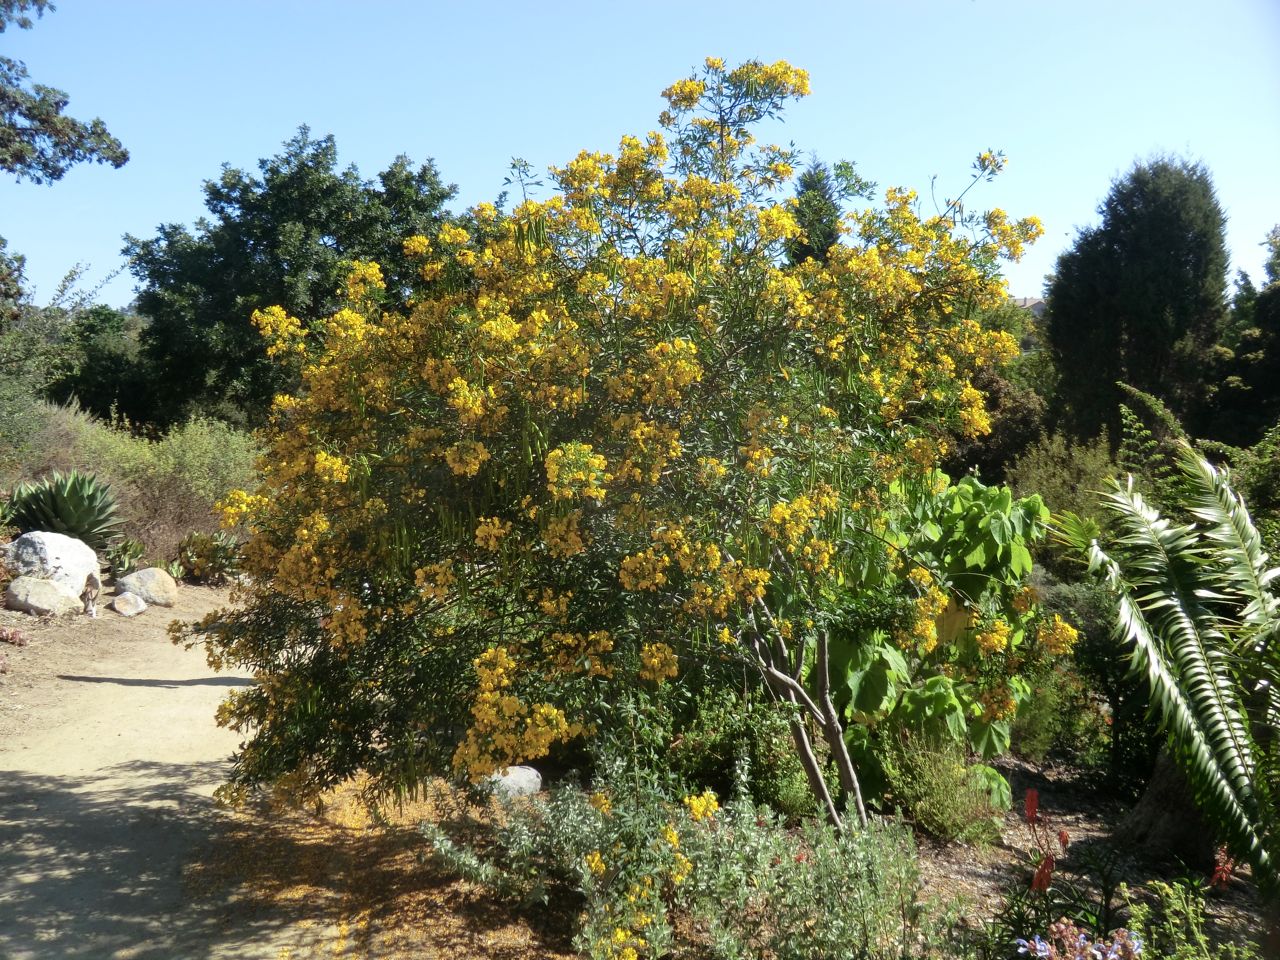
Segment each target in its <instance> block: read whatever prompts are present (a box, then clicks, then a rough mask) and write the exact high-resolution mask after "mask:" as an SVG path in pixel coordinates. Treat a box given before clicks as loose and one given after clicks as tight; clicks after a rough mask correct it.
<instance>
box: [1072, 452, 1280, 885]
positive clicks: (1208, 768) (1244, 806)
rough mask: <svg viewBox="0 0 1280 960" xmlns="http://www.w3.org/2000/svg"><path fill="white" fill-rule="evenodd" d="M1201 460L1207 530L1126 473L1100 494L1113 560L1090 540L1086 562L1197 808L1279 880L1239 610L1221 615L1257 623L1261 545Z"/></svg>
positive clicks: (1262, 586) (1260, 872)
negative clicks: (1236, 630) (1112, 602)
mask: <svg viewBox="0 0 1280 960" xmlns="http://www.w3.org/2000/svg"><path fill="white" fill-rule="evenodd" d="M1205 469H1207V470H1208V471H1212V468H1211V467H1208V466H1207V465H1200V464H1197V467H1196V470H1197V473H1196V475H1195V477H1192V479H1193V480H1194V479H1196V478H1197V477H1198V478H1199V479H1200V480H1201V481H1202V482H1203V484H1204V490H1205V491H1209V492H1210V493H1212V498H1211V499H1212V504H1210V503H1209V499H1210V497H1209V494H1208V493H1206V494H1205V496H1204V497H1203V498H1201V499H1204V500H1205V502H1204V503H1197V507H1198V508H1200V509H1202V510H1203V511H1204V515H1202V514H1199V513H1197V516H1198V517H1200V518H1201V519H1204V521H1205V522H1206V523H1207V524H1209V531H1201V530H1199V529H1197V528H1196V527H1193V526H1188V525H1184V524H1178V523H1175V522H1173V521H1171V520H1170V519H1168V518H1166V517H1163V516H1161V515H1160V513H1159V511H1157V510H1156V509H1154V508H1153V507H1152V506H1151V505H1150V504H1148V503H1146V501H1145V500H1144V499H1143V497H1142V495H1141V494H1140V493H1139V492H1138V491H1137V490H1136V489H1134V487H1133V483H1132V481H1130V482H1129V483H1128V484H1126V485H1120V484H1114V486H1113V488H1112V490H1111V491H1110V492H1109V493H1107V494H1106V495H1105V497H1104V500H1105V503H1106V505H1107V507H1108V509H1109V511H1110V512H1111V513H1112V514H1113V515H1114V516H1115V518H1116V520H1117V530H1118V536H1117V538H1116V547H1117V550H1118V552H1117V554H1116V558H1113V557H1112V556H1111V555H1110V554H1109V553H1107V552H1106V551H1104V550H1103V548H1102V547H1101V546H1099V544H1098V543H1097V541H1096V540H1095V541H1094V542H1093V543H1092V544H1091V545H1090V547H1089V550H1088V552H1089V560H1090V567H1091V569H1093V570H1094V571H1095V572H1097V573H1098V574H1099V575H1101V576H1102V578H1103V579H1104V580H1105V581H1106V583H1107V584H1108V585H1109V586H1110V588H1111V590H1112V593H1113V594H1114V596H1115V598H1116V601H1117V610H1118V614H1119V616H1118V629H1119V632H1120V633H1121V635H1122V636H1123V637H1124V639H1125V640H1127V641H1128V642H1130V643H1132V644H1133V658H1134V664H1135V667H1136V668H1138V669H1139V670H1140V671H1141V672H1142V673H1143V674H1144V675H1145V676H1146V678H1147V681H1148V684H1149V686H1150V688H1151V692H1152V702H1153V703H1155V704H1157V705H1158V707H1159V709H1160V711H1161V714H1162V717H1163V721H1164V725H1165V728H1166V729H1167V730H1168V732H1169V733H1170V735H1171V738H1172V741H1173V743H1174V744H1175V746H1176V748H1177V751H1178V754H1179V756H1180V758H1181V759H1182V761H1183V766H1184V768H1185V770H1186V773H1187V775H1188V779H1189V781H1190V783H1191V785H1192V788H1193V790H1194V791H1195V794H1196V796H1197V799H1198V801H1199V802H1200V804H1201V806H1202V808H1203V809H1204V810H1205V812H1206V813H1207V814H1208V815H1210V816H1211V817H1212V818H1213V819H1214V820H1215V822H1217V823H1218V824H1219V825H1220V827H1221V829H1222V830H1223V832H1224V834H1225V838H1226V839H1227V840H1228V841H1229V843H1230V845H1231V846H1232V847H1233V848H1234V850H1235V852H1236V854H1237V855H1238V856H1239V857H1240V858H1241V859H1244V860H1246V861H1247V862H1249V863H1250V864H1251V865H1252V866H1253V867H1254V870H1255V873H1256V875H1257V876H1258V878H1259V880H1260V881H1261V882H1263V883H1265V884H1267V885H1269V886H1274V885H1275V883H1276V880H1277V876H1276V871H1275V860H1274V857H1273V852H1272V851H1271V849H1270V847H1271V845H1272V844H1273V843H1274V841H1275V835H1274V832H1273V829H1272V830H1270V831H1269V830H1268V827H1267V823H1270V824H1271V827H1272V828H1274V825H1275V824H1274V821H1275V817H1274V815H1272V814H1267V813H1265V812H1264V811H1263V810H1262V809H1261V807H1260V805H1259V800H1260V799H1262V800H1264V803H1266V802H1268V801H1269V798H1270V796H1271V795H1273V793H1274V791H1272V790H1269V789H1267V788H1266V787H1263V789H1261V791H1260V790H1259V789H1258V786H1259V784H1258V779H1257V778H1258V775H1259V773H1260V772H1261V771H1260V770H1259V767H1258V764H1257V762H1256V760H1255V752H1256V751H1255V743H1254V740H1253V737H1252V735H1251V732H1250V728H1249V722H1248V714H1247V711H1246V709H1245V704H1244V702H1243V699H1242V697H1243V691H1242V689H1241V686H1240V683H1239V681H1238V678H1237V674H1236V670H1235V668H1234V662H1233V660H1234V658H1233V656H1232V651H1231V646H1232V644H1231V641H1230V638H1229V636H1228V632H1227V631H1228V630H1229V629H1231V628H1232V627H1233V626H1234V625H1235V624H1238V623H1240V622H1241V615H1240V614H1239V613H1236V614H1235V615H1233V616H1229V617H1226V618H1225V619H1224V617H1223V614H1224V612H1227V611H1229V610H1230V608H1232V607H1233V606H1244V607H1245V609H1248V610H1250V611H1251V613H1250V620H1251V626H1252V628H1253V629H1254V630H1264V629H1266V624H1265V622H1264V621H1265V617H1267V616H1268V615H1273V611H1274V607H1273V606H1269V605H1268V603H1269V591H1268V589H1267V587H1268V584H1269V579H1268V578H1266V573H1265V563H1266V561H1265V554H1264V553H1260V548H1259V550H1258V552H1254V553H1250V540H1249V531H1250V530H1252V524H1251V523H1248V517H1247V514H1246V513H1244V510H1243V506H1241V505H1240V504H1239V502H1238V499H1237V498H1235V497H1234V494H1231V492H1230V489H1229V488H1228V487H1226V485H1225V482H1222V480H1221V478H1220V477H1219V476H1217V475H1216V473H1212V472H1210V473H1205V472H1204V470H1205ZM1219 484H1221V487H1222V489H1224V490H1225V499H1224V495H1223V494H1222V492H1221V490H1219V488H1218V485H1219ZM1237 511H1238V512H1237ZM1241 515H1243V522H1242V520H1241ZM1228 555H1231V556H1230V557H1229V558H1228ZM1260 558H1261V559H1260ZM1264 768H1265V769H1270V758H1267V762H1266V763H1264ZM1259 793H1261V794H1262V796H1261V797H1260V796H1259Z"/></svg>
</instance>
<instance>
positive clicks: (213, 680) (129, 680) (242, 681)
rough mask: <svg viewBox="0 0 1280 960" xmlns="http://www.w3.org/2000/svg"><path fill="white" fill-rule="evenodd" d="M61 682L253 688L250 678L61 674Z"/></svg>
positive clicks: (59, 677)
mask: <svg viewBox="0 0 1280 960" xmlns="http://www.w3.org/2000/svg"><path fill="white" fill-rule="evenodd" d="M58 679H59V680H71V681H73V682H75V683H114V684H117V685H118V686H121V687H161V688H164V689H176V688H178V687H251V686H253V680H251V679H250V678H249V677H194V678H192V679H190V680H144V679H141V678H139V677H78V676H74V675H72V674H66V673H60V674H58Z"/></svg>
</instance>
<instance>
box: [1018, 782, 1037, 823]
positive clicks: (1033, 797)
mask: <svg viewBox="0 0 1280 960" xmlns="http://www.w3.org/2000/svg"><path fill="white" fill-rule="evenodd" d="M1039 809H1040V791H1039V790H1037V789H1036V788H1035V787H1029V788H1028V789H1027V796H1026V799H1025V800H1024V801H1023V804H1022V815H1023V816H1024V817H1026V818H1027V823H1035V822H1036V811H1037V810H1039Z"/></svg>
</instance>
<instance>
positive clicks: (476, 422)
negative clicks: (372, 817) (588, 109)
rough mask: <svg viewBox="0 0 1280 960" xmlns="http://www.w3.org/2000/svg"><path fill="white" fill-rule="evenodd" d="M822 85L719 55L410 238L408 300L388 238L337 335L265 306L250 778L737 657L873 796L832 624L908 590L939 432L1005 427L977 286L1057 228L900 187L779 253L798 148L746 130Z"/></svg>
mask: <svg viewBox="0 0 1280 960" xmlns="http://www.w3.org/2000/svg"><path fill="white" fill-rule="evenodd" d="M807 93H808V77H807V75H806V74H805V73H804V71H802V70H798V69H796V68H794V67H792V66H790V65H788V64H786V63H782V62H779V63H775V64H771V65H766V64H762V63H758V62H754V61H752V62H748V63H745V64H743V65H741V66H738V67H736V68H732V69H730V68H727V67H726V66H725V65H724V64H723V63H722V62H721V61H719V60H717V59H709V60H708V61H707V62H706V65H705V67H704V68H703V69H701V70H700V71H699V72H698V73H696V74H695V75H693V76H691V77H688V78H686V79H684V80H681V81H678V82H677V83H675V84H673V85H672V86H671V87H669V88H668V89H667V90H666V91H665V97H666V100H667V103H668V108H667V110H665V111H664V112H663V114H662V117H661V129H659V130H655V131H653V132H650V133H649V134H647V135H646V136H644V137H624V138H623V139H622V141H621V143H620V145H619V148H618V150H617V152H616V153H612V154H607V153H586V152H584V153H581V154H579V155H578V156H577V157H576V158H574V159H573V160H571V161H570V162H569V163H567V164H566V165H565V166H563V167H560V168H554V169H553V171H552V177H553V180H554V183H555V186H556V188H557V189H556V191H555V193H554V194H553V195H552V196H550V197H549V198H547V199H545V200H536V199H530V198H528V197H522V199H521V201H520V202H519V203H518V205H516V206H515V207H514V209H511V210H509V211H502V210H499V209H497V208H495V207H494V206H492V205H489V204H481V205H480V206H478V207H476V208H475V209H474V210H473V211H471V215H470V218H469V220H467V222H466V224H465V227H464V226H450V227H446V228H444V229H443V230H441V232H440V234H439V237H438V238H437V239H436V240H435V241H428V240H427V239H426V238H423V237H411V238H407V239H406V241H405V251H406V253H408V254H409V255H411V256H413V257H415V258H417V262H418V263H419V272H420V276H421V278H422V282H423V290H424V291H425V292H424V294H423V295H422V296H421V298H420V299H416V300H411V306H410V307H409V309H408V310H402V311H390V310H384V309H382V306H381V305H382V302H383V293H382V288H381V278H380V275H379V273H378V270H377V269H376V266H375V265H372V264H362V265H357V268H356V269H355V271H354V272H353V273H352V277H351V281H350V283H349V284H348V290H347V298H348V302H347V305H346V307H344V308H343V309H342V310H340V311H339V312H337V313H336V314H335V315H333V316H332V317H331V318H329V320H328V321H327V322H325V323H324V324H322V325H321V326H320V328H319V329H308V330H305V331H304V330H303V329H302V328H301V327H300V326H299V325H296V324H293V323H291V322H289V320H288V318H287V317H285V316H282V315H279V314H269V313H265V312H264V315H263V316H262V318H261V319H260V321H259V323H260V326H261V328H262V331H263V333H264V335H266V336H267V338H268V340H269V352H270V353H271V355H272V356H274V357H277V358H278V359H279V361H280V362H285V363H300V364H301V382H302V389H301V390H300V392H299V393H298V394H297V395H292V396H281V397H278V398H277V399H276V402H275V405H274V411H273V415H272V419H271V423H270V426H269V428H268V429H267V431H266V437H265V440H266V442H267V444H268V448H269V453H268V455H267V457H266V459H265V475H264V482H263V487H262V489H261V490H259V491H257V492H256V493H255V494H254V495H253V496H252V497H250V496H248V495H244V496H238V497H236V498H234V499H232V500H230V501H228V503H227V504H226V507H227V519H228V521H229V522H243V523H245V524H247V525H248V526H249V528H250V529H252V531H253V536H252V539H251V540H250V541H249V543H248V544H247V546H246V551H245V553H246V556H245V567H246V569H247V570H248V571H249V573H250V574H251V578H252V579H251V580H250V581H249V586H247V587H245V588H244V589H243V596H242V598H241V599H242V604H241V605H240V606H239V607H238V608H237V609H235V610H233V611H229V612H225V613H223V614H221V615H219V616H218V617H215V618H211V619H210V620H209V621H208V622H206V623H205V624H203V625H202V626H200V627H199V628H198V629H197V631H196V637H197V638H198V639H203V640H205V641H207V643H208V650H209V654H210V656H211V657H212V658H213V659H214V660H215V661H229V662H233V663H235V664H237V665H240V666H244V667H248V668H249V669H251V670H252V671H253V672H254V676H255V678H256V679H257V681H258V682H257V684H256V686H254V687H252V688H249V689H246V690H243V691H238V692H236V693H235V694H233V695H232V697H231V698H230V699H229V700H228V701H227V703H226V704H225V705H224V707H223V709H222V714H221V717H222V721H223V722H224V723H226V724H228V725H231V726H232V727H234V728H236V729H239V730H242V731H244V732H245V733H246V734H249V735H250V736H249V737H248V739H247V742H246V743H245V745H244V747H243V749H242V750H241V752H240V754H239V755H238V760H237V767H236V773H235V782H236V783H237V784H239V785H244V786H247V785H252V784H255V783H261V782H265V781H272V780H277V779H279V778H281V777H286V776H287V777H292V778H293V779H294V780H295V781H296V782H297V783H299V784H301V785H305V786H310V787H323V786H325V785H328V784H330V783H333V782H335V781H337V780H340V779H342V778H344V777H346V776H348V775H350V774H352V773H353V772H355V771H356V770H358V769H363V770H367V771H368V772H369V773H371V774H372V777H373V782H374V783H376V784H379V785H381V786H383V787H387V788H395V787H405V786H409V787H411V786H412V785H413V784H415V783H417V782H419V781H420V780H421V778H423V777H424V776H427V775H429V774H435V773H438V772H441V771H442V770H446V769H452V770H454V771H455V772H457V773H460V774H465V775H468V776H472V777H481V776H484V775H485V774H487V773H489V772H491V771H493V770H496V769H499V768H501V767H503V766H505V765H507V764H510V763H514V762H518V761H524V760H531V759H536V758H538V757H540V756H542V755H545V754H546V753H547V752H548V751H549V750H551V749H553V748H554V747H556V746H557V745H558V744H562V743H566V742H568V741H570V740H572V739H574V738H578V737H584V736H590V735H591V734H592V732H593V730H598V729H599V728H600V726H601V725H602V724H605V723H609V722H611V721H610V719H609V717H610V713H609V711H608V709H607V708H608V706H609V704H610V703H611V702H612V701H613V700H614V699H615V698H616V695H617V692H618V690H619V689H621V688H623V687H626V688H628V689H636V688H646V687H647V688H651V689H652V688H656V687H658V686H659V685H663V684H673V683H680V682H682V679H683V678H684V677H685V676H686V673H687V672H688V671H690V670H692V669H693V668H695V667H697V666H699V665H704V664H708V663H718V664H729V665H732V666H733V667H734V668H735V669H736V671H737V676H738V686H739V687H740V686H741V678H742V676H744V675H745V676H748V677H753V678H754V679H755V684H754V688H755V690H756V691H757V692H758V694H759V695H764V696H770V697H773V698H776V699H779V700H782V701H784V702H787V703H789V704H791V705H792V716H793V721H792V723H791V730H792V734H793V737H794V739H795V743H796V748H797V750H798V751H799V753H800V756H801V758H802V761H803V762H804V764H805V767H806V771H807V773H808V775H809V780H810V784H811V786H812V787H813V790H814V792H815V795H817V796H818V798H819V799H820V801H821V802H822V804H823V806H824V807H825V809H826V810H827V812H828V815H829V816H830V818H831V819H832V820H833V821H836V822H839V819H840V812H841V809H842V807H843V806H844V804H845V803H847V804H848V805H849V807H850V808H851V809H852V808H856V809H857V810H858V812H859V813H861V809H862V801H861V798H860V791H859V785H858V781H857V776H856V771H855V769H854V765H853V763H852V761H851V759H850V755H849V753H848V751H847V749H846V745H845V744H846V737H845V734H846V732H847V731H846V726H847V723H848V717H849V715H850V713H849V711H850V707H849V705H847V704H841V705H838V704H837V703H836V700H837V699H839V694H838V693H833V691H832V689H831V676H832V673H831V663H830V658H831V653H832V640H831V636H832V625H833V623H836V622H837V621H838V618H839V616H840V615H841V611H842V610H844V609H846V608H847V607H848V605H849V598H850V597H858V596H860V595H862V594H863V593H864V592H865V591H867V590H891V591H894V592H895V594H896V595H897V596H899V597H900V598H907V597H909V596H915V595H916V593H917V592H918V587H917V586H916V585H915V583H914V581H912V580H910V579H909V578H907V577H906V576H902V577H898V578H896V579H895V576H894V574H893V572H892V571H893V570H895V569H898V568H899V567H900V566H901V562H902V556H903V550H904V548H905V547H907V546H908V544H907V543H906V542H905V541H903V542H902V543H895V542H894V537H893V536H892V535H889V531H890V527H891V515H892V514H893V512H894V511H895V510H897V509H899V508H900V506H901V505H902V504H903V503H905V502H906V497H905V495H904V493H903V491H904V490H907V489H909V488H911V487H912V485H913V484H914V485H918V484H926V485H929V486H930V487H932V485H933V484H935V483H936V474H935V473H934V465H935V463H936V461H937V460H938V458H939V457H940V456H942V455H943V454H944V453H945V444H946V439H945V438H946V437H947V436H948V435H951V434H953V433H954V432H955V431H961V432H965V431H967V432H970V433H981V432H982V431H983V430H985V429H988V424H987V419H986V414H985V411H984V409H983V398H982V396H981V394H980V393H979V392H978V391H977V390H976V389H974V387H973V377H974V375H975V374H976V373H977V372H978V371H979V370H981V369H983V368H984V367H988V366H990V365H994V364H999V363H1001V362H1003V361H1005V360H1007V359H1009V358H1010V357H1012V356H1013V355H1014V354H1015V353H1016V344H1014V343H1013V342H1012V341H1011V339H1010V338H1009V337H1008V336H1007V335H1003V334H999V333H992V332H989V331H985V330H984V329H983V328H982V327H981V326H980V325H979V324H978V323H977V322H976V321H975V320H974V319H973V316H974V314H975V312H976V311H978V310H981V309H983V308H984V307H987V306H990V305H992V304H994V303H997V302H1000V301H1001V300H1002V299H1003V298H1004V297H1005V288H1004V284H1003V281H1002V280H1001V278H1000V276H999V272H998V263H999V261H1000V259H1001V258H1006V257H1016V256H1017V255H1018V254H1019V252H1020V250H1021V247H1022V246H1023V244H1025V243H1027V242H1030V241H1032V240H1033V239H1035V237H1036V236H1037V235H1038V234H1039V233H1040V228H1039V225H1038V224H1037V223H1036V222H1035V221H1034V220H1022V221H1011V220H1010V219H1009V218H1007V217H1006V216H1005V215H1004V214H1002V213H1000V212H998V211H996V212H992V213H989V214H986V215H984V216H970V215H967V214H963V213H962V212H961V207H960V204H959V203H954V204H952V205H950V206H948V207H947V208H946V209H945V210H943V211H941V212H939V213H937V214H935V215H932V216H924V215H922V214H921V213H920V212H919V210H918V203H917V199H916V196H915V194H914V193H912V192H910V191H907V190H901V189H890V190H889V191H887V193H886V194H885V195H884V201H883V203H881V204H867V205H866V207H865V209H862V210H861V211H859V212H856V213H851V214H849V215H848V216H847V217H846V218H845V219H844V221H843V223H842V227H841V229H842V231H843V238H842V242H841V243H839V244H837V245H836V246H835V247H833V248H832V249H831V251H830V253H829V255H828V257H827V260H826V262H825V263H818V262H816V261H813V260H810V261H807V262H805V263H803V264H800V265H797V266H789V265H787V264H786V257H785V253H786V250H787V248H788V244H789V243H790V242H791V241H793V240H795V239H796V237H797V236H798V233H799V227H798V226H797V223H796V219H795V215H794V201H793V200H789V199H785V195H786V194H787V193H789V192H790V191H789V184H790V181H791V179H792V177H793V164H794V162H795V151H794V150H791V149H787V148H783V147H779V146H773V145H768V144H762V143H758V142H757V141H756V134H755V130H756V128H757V127H758V125H759V124H760V122H761V121H762V120H765V119H766V118H769V117H772V116H775V115H777V114H778V113H779V112H780V111H781V110H782V108H783V106H784V104H785V103H786V102H787V101H788V100H790V99H793V98H797V97H801V96H804V95H806V94H807ZM1001 162H1002V161H1001V159H1000V158H999V157H998V156H996V155H994V154H990V153H988V154H984V155H983V156H982V157H980V158H979V161H978V164H977V172H976V174H975V181H976V180H977V179H980V178H983V177H986V176H988V175H990V174H992V173H994V172H995V171H996V169H997V168H998V166H999V165H1000V163H1001ZM521 186H522V187H523V186H524V184H523V182H522V183H521ZM854 186H856V184H855V185H854ZM522 192H523V191H522ZM846 199H850V198H849V197H846ZM868 199H869V197H868ZM899 539H901V538H899ZM940 583H943V584H944V585H945V581H940ZM940 609H941V608H940ZM929 612H930V613H935V614H936V613H937V611H933V610H932V608H930V611H929ZM939 615H940V614H939ZM888 629H889V628H888V627H887V626H886V624H884V623H881V624H874V625H872V626H870V627H869V628H868V630H869V631H870V632H871V633H876V632H877V631H878V633H879V634H880V635H887V633H886V631H887V630H888ZM742 667H745V668H746V671H745V673H744V671H743V669H742ZM815 735H816V736H818V737H820V738H821V739H823V740H825V741H826V745H827V746H826V750H825V753H828V754H829V755H830V756H831V757H832V758H834V760H835V762H836V763H837V767H838V769H839V772H840V783H841V787H842V792H843V793H844V794H845V797H844V799H843V800H841V799H840V798H839V797H832V796H830V795H829V794H828V792H827V788H826V785H825V780H824V778H823V774H822V770H821V769H820V766H819V759H818V757H819V755H820V754H822V753H823V752H824V751H819V750H815V748H814V744H813V742H812V737H813V736H815Z"/></svg>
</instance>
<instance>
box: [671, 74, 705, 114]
mask: <svg viewBox="0 0 1280 960" xmlns="http://www.w3.org/2000/svg"><path fill="white" fill-rule="evenodd" d="M706 89H707V85H706V84H705V83H703V82H702V81H701V80H695V79H693V78H689V79H685V80H677V81H676V82H675V83H673V84H672V85H671V86H669V87H667V89H665V90H663V91H662V95H663V96H664V97H665V98H666V99H667V102H668V103H670V104H671V106H672V107H674V108H675V109H677V110H692V109H693V108H694V107H696V106H697V105H698V100H699V99H701V97H702V95H703V93H705V92H706Z"/></svg>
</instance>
